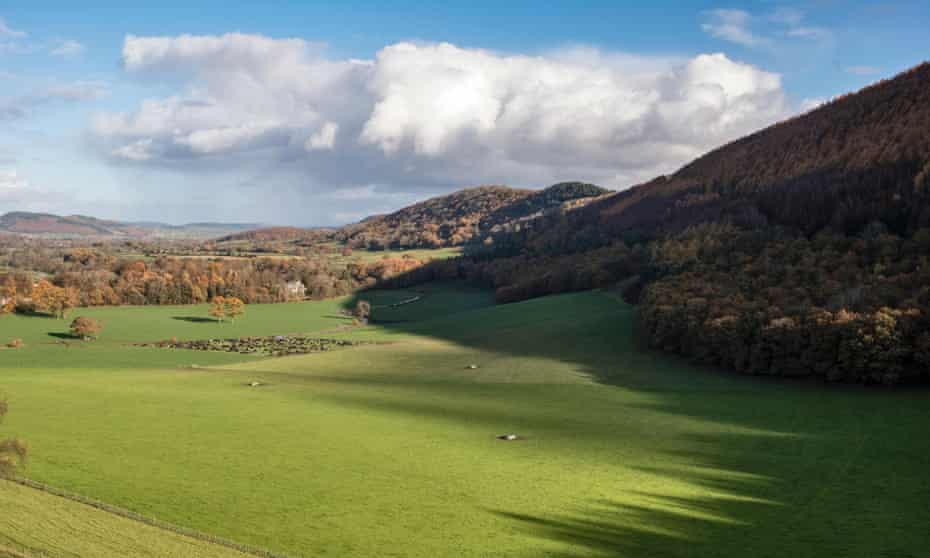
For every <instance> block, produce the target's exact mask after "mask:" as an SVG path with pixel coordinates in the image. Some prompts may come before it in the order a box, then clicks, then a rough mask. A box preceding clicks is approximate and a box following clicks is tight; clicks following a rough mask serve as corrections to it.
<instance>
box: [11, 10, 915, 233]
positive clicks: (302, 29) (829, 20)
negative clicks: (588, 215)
mask: <svg viewBox="0 0 930 558" xmlns="http://www.w3.org/2000/svg"><path fill="white" fill-rule="evenodd" d="M927 29H930V0H919V1H918V0H913V1H909V0H889V1H877V2H876V1H853V0H849V1H846V0H810V1H799V2H788V3H781V2H773V1H757V2H731V3H719V2H703V1H690V2H688V1H678V2H666V1H662V0H653V1H651V2H620V1H598V0H587V1H584V2H580V1H565V2H561V1H548V2H539V1H536V2H529V1H523V0H507V1H500V0H497V1H493V2H491V1H483V0H472V1H469V2H464V1H463V2H452V1H450V2H444V3H437V2H413V1H402V0H398V1H393V2H386V1H384V2H369V1H361V0H344V1H340V2H316V1H310V0H305V1H290V2H288V1H274V0H269V1H266V2H234V1H231V0H227V1H225V2H215V1H197V0H187V1H183V2H179V1H174V0H162V1H160V2H157V3H154V2H125V1H119V2H115V1H114V2H109V1H96V2H86V3H85V2H73V1H60V2H58V1H43V0H30V1H29V2H22V1H18V0H16V1H14V0H0V213H4V212H6V211H44V212H52V213H59V214H76V213H77V214H87V215H93V216H97V217H102V218H109V219H119V220H125V221H138V220H146V221H162V222H168V223H175V224H178V223H184V222H192V221H239V222H261V223H268V224H290V225H302V226H311V225H335V224H342V223H346V222H351V221H355V220H358V219H360V218H362V217H365V216H367V215H371V214H375V213H381V212H386V211H390V210H393V209H397V208H399V207H402V206H404V205H407V204H409V203H411V202H413V201H416V200H420V199H424V198H426V197H429V196H432V195H438V194H442V193H447V192H451V191H454V190H457V189H461V188H464V187H469V186H476V185H481V184H508V185H512V186H519V187H529V188H541V187H545V186H548V185H550V184H553V183H556V182H560V181H566V180H583V181H588V182H594V183H597V184H600V185H602V186H605V187H608V188H612V189H617V190H621V189H624V188H628V187H630V186H633V185H635V184H637V183H640V182H644V181H646V180H649V179H651V178H654V177H655V176H658V175H662V174H670V173H672V172H674V171H675V170H677V169H678V168H679V167H680V166H682V165H683V164H685V163H687V162H688V161H690V160H691V159H693V158H695V157H697V156H699V155H701V154H702V153H705V152H706V151H708V150H710V149H713V148H714V147H717V146H719V145H722V144H724V143H726V142H728V141H731V140H733V139H736V138H738V137H741V136H743V135H745V134H747V133H750V132H753V131H755V130H758V129H760V128H762V127H765V126H767V125H770V124H772V123H775V122H778V121H780V120H782V119H784V118H787V117H790V116H792V115H795V114H798V113H800V112H804V111H807V110H811V109H812V108H815V107H816V106H817V105H818V104H820V103H823V102H824V101H826V100H829V99H830V98H832V97H834V96H837V95H841V94H843V93H846V92H850V91H855V90H857V89H859V88H861V87H863V86H865V85H868V84H869V83H872V82H875V81H877V80H879V79H883V78H886V77H891V76H893V75H894V74H896V73H898V72H900V71H902V70H905V69H907V68H909V67H911V66H914V65H916V64H919V63H921V62H923V61H924V60H927V59H928V57H930V33H928V32H927Z"/></svg>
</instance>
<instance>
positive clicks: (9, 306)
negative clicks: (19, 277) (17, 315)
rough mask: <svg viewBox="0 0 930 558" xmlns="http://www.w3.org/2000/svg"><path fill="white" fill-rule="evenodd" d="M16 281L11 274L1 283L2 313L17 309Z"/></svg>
mask: <svg viewBox="0 0 930 558" xmlns="http://www.w3.org/2000/svg"><path fill="white" fill-rule="evenodd" d="M16 297H17V292H16V281H14V280H13V278H12V277H11V276H9V275H7V276H6V278H5V279H4V280H3V283H0V314H9V313H11V312H13V311H14V310H16Z"/></svg>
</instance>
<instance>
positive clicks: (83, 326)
mask: <svg viewBox="0 0 930 558" xmlns="http://www.w3.org/2000/svg"><path fill="white" fill-rule="evenodd" d="M101 331H103V323H101V322H99V321H98V320H95V319H93V318H88V317H86V316H78V317H77V318H75V319H74V321H73V322H71V335H73V336H75V337H79V338H81V339H84V340H88V339H95V338H96V337H97V334H98V333H100V332H101Z"/></svg>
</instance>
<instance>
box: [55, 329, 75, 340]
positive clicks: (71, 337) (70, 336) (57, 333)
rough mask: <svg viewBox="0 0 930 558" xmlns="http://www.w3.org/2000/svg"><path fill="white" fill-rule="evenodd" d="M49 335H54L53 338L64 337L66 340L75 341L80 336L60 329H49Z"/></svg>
mask: <svg viewBox="0 0 930 558" xmlns="http://www.w3.org/2000/svg"><path fill="white" fill-rule="evenodd" d="M48 336H49V337H54V338H55V339H64V340H66V341H77V340H79V339H80V337H78V336H76V335H73V334H71V333H63V332H60V331H50V332H48Z"/></svg>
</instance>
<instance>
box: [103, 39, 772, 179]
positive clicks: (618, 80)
mask: <svg viewBox="0 0 930 558" xmlns="http://www.w3.org/2000/svg"><path fill="white" fill-rule="evenodd" d="M123 66H124V68H125V70H126V72H127V73H128V74H130V75H132V76H134V77H135V78H137V79H139V80H140V81H142V82H145V81H148V80H155V81H157V82H158V83H159V84H161V85H162V86H163V85H164V84H165V83H168V84H175V87H176V90H175V93H174V94H172V95H169V96H165V97H160V98H151V99H147V100H145V101H143V102H142V103H141V104H140V105H139V106H138V107H137V108H136V109H135V110H133V111H131V112H122V113H104V114H100V115H98V116H97V117H95V119H94V121H93V123H92V130H91V131H92V137H93V139H94V141H95V143H96V146H97V147H98V148H99V149H100V151H101V152H102V153H104V154H105V155H106V156H107V157H109V159H110V160H111V161H113V162H114V163H120V164H123V165H144V166H149V167H156V168H159V169H183V170H185V172H189V171H195V170H196V171H201V170H202V171H211V170H213V171H217V172H219V171H223V172H227V171H229V170H230V169H232V168H240V169H242V170H243V171H244V172H252V171H253V170H254V169H265V168H269V167H274V168H275V172H277V173H282V172H287V173H289V176H290V177H291V178H292V180H291V182H292V183H300V184H303V185H304V186H303V187H304V188H305V189H306V190H308V191H313V192H314V194H313V195H315V196H318V195H320V193H321V192H327V191H329V192H332V191H334V190H338V189H346V188H365V187H368V186H370V185H377V191H379V192H381V193H385V192H413V191H428V192H430V193H435V192H440V191H443V190H448V189H451V188H454V187H462V186H465V185H471V184H478V183H488V182H495V183H511V184H521V185H539V186H542V185H546V184H548V183H551V182H553V181H556V180H560V179H568V178H578V179H585V180H592V181H597V182H600V183H602V184H605V185H607V186H613V187H626V186H629V185H632V184H634V183H636V182H638V181H641V180H645V179H648V178H651V177H653V176H654V175H656V174H660V173H665V172H669V171H671V170H674V169H675V168H676V167H677V166H679V165H681V164H683V163H685V162H687V161H688V160H690V159H691V158H693V157H695V156H697V155H699V154H701V153H702V152H704V151H706V150H708V149H710V148H712V147H715V146H716V145H719V144H721V143H724V142H726V141H729V140H732V139H734V138H736V137H739V136H741V135H743V134H746V133H748V132H750V131H753V130H755V129H757V128H759V127H761V126H765V125H767V124H770V123H772V122H773V121H775V120H777V119H779V118H782V117H784V116H786V115H787V114H788V113H789V112H790V107H789V106H788V103H787V101H786V99H785V95H784V92H783V89H782V85H781V79H780V77H779V76H778V75H776V74H772V73H769V72H766V71H763V70H761V69H759V68H756V67H754V66H751V65H747V64H743V63H740V62H737V61H734V60H731V59H730V58H728V57H727V56H725V55H723V54H705V55H700V56H696V57H694V58H691V59H674V58H650V57H641V56H633V55H627V54H619V53H605V52H600V51H598V50H594V49H569V50H563V51H559V52H553V53H550V54H548V55H545V56H521V55H502V54H498V53H494V52H490V51H484V50H477V49H465V48H460V47H457V46H455V45H451V44H447V43H440V44H420V43H398V44H393V45H389V46H387V47H385V48H384V49H382V50H381V51H380V52H379V53H378V54H377V56H376V57H375V58H374V59H373V60H353V59H333V58H330V57H328V56H327V55H326V52H325V50H324V49H323V48H321V47H320V46H318V45H315V44H313V43H308V42H305V41H303V40H300V39H284V40H277V39H271V38H268V37H264V36H258V35H244V34H227V35H221V36H190V35H184V36H179V37H134V36H129V37H127V38H126V40H125V43H124V48H123Z"/></svg>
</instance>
